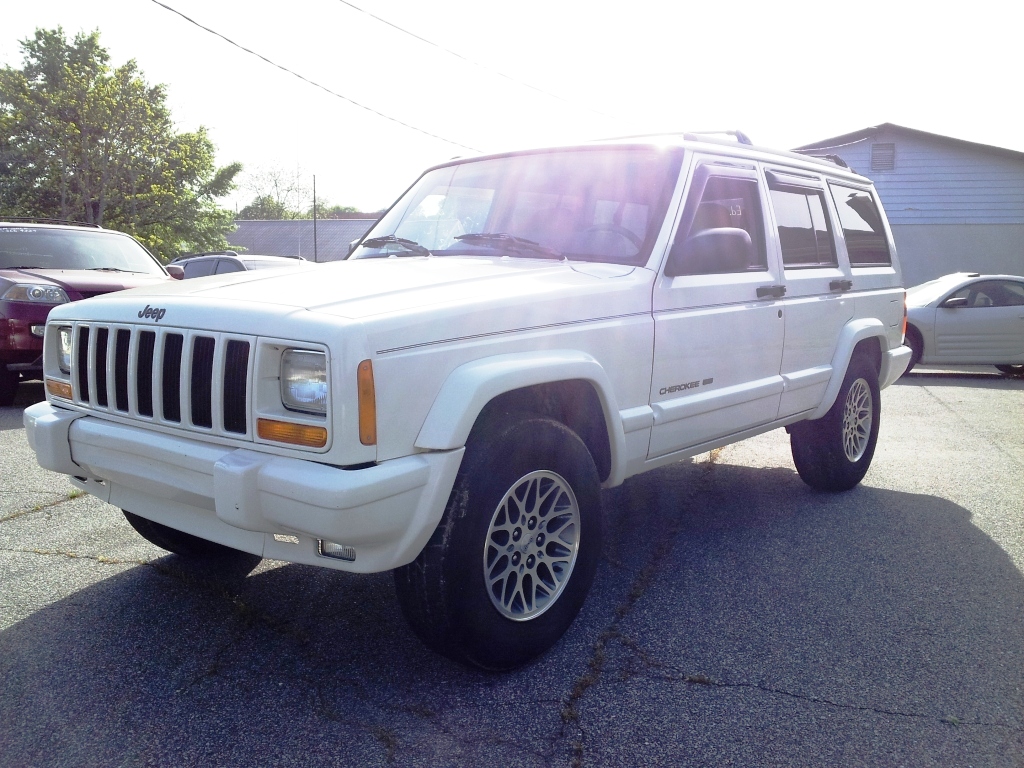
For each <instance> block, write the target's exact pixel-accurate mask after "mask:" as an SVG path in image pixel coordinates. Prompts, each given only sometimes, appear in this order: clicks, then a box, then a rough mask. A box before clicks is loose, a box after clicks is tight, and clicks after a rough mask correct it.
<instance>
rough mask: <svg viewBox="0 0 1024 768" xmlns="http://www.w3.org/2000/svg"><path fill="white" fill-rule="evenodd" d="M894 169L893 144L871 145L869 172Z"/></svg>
mask: <svg viewBox="0 0 1024 768" xmlns="http://www.w3.org/2000/svg"><path fill="white" fill-rule="evenodd" d="M895 167H896V145H895V144H872V145H871V170H872V171H891V170H893V169H894V168H895Z"/></svg>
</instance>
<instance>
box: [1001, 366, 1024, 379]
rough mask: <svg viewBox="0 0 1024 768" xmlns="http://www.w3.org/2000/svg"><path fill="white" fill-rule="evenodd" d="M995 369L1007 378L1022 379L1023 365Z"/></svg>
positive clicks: (1023, 373)
mask: <svg viewBox="0 0 1024 768" xmlns="http://www.w3.org/2000/svg"><path fill="white" fill-rule="evenodd" d="M996 368H997V369H998V370H999V371H1000V372H1001V373H1005V374H1006V375H1007V376H1013V377H1014V378H1018V379H1019V378H1022V377H1024V365H997V366H996Z"/></svg>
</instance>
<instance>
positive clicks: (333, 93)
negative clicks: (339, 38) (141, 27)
mask: <svg viewBox="0 0 1024 768" xmlns="http://www.w3.org/2000/svg"><path fill="white" fill-rule="evenodd" d="M152 2H153V3H155V4H156V5H159V6H160V7H161V8H163V9H164V10H167V11H170V12H171V13H173V14H176V15H178V16H180V17H181V18H183V19H184V20H185V21H187V22H188V23H189V24H194V25H195V26H197V27H199V28H200V29H202V30H204V31H206V32H209V33H210V34H211V35H215V36H217V37H219V38H220V39H221V40H223V41H224V42H226V43H230V44H231V45H233V46H235V48H238V49H239V50H242V51H245V52H246V53H248V54H250V55H252V56H255V57H256V58H257V59H261V60H263V61H265V62H266V63H267V64H270V65H271V66H272V67H277V68H278V69H280V70H282V71H283V72H287V73H288V74H289V75H293V76H295V77H297V78H299V80H302V81H303V82H304V83H308V84H309V85H312V86H313V87H314V88H319V89H320V90H321V91H324V92H326V93H329V94H330V95H331V96H334V97H336V98H339V99H342V100H343V101H347V102H348V103H349V104H353V105H354V106H357V107H359V108H360V109H365V110H366V111H367V112H370V113H372V114H374V115H377V116H378V117H383V118H384V119H385V120H390V121H391V122H393V123H398V124H399V125H401V126H402V127H403V128H408V129H410V130H413V131H416V132H417V133H422V134H423V135H424V136H429V137H430V138H432V139H438V140H439V141H443V142H445V143H446V144H451V145H452V146H455V147H461V148H462V149H468V150H469V151H470V152H479V151H480V150H479V149H476V148H475V147H470V146H467V145H465V144H460V143H459V142H457V141H452V140H451V139H446V138H445V137H444V136H438V135H437V134H436V133H430V131H425V130H423V129H422V128H417V127H416V126H415V125H410V124H409V123H406V122H403V121H401V120H399V119H398V118H397V117H391V116H390V115H386V114H384V113H383V112H379V111H378V110H376V109H373V107H368V106H366V105H365V104H360V103H359V102H358V101H356V100H355V99H351V98H349V97H348V96H344V95H342V94H340V93H338V92H336V91H332V90H331V89H330V88H328V87H326V86H324V85H320V83H317V82H314V81H312V80H310V79H309V78H308V77H305V76H303V75H300V74H299V73H298V72H295V71H294V70H291V69H288V67H285V66H283V65H281V64H278V63H277V62H276V61H271V60H270V59H268V58H267V57H266V56H264V55H263V54H260V53H257V52H256V51H254V50H251V49H250V48H246V47H245V46H244V45H240V44H239V43H236V42H235V41H234V40H232V39H231V38H229V37H225V36H224V35H222V34H221V33H220V32H217V31H216V30H213V29H210V28H209V27H206V26H203V25H202V24H200V23H199V22H198V21H196V20H195V19H192V18H189V17H188V16H186V15H185V14H184V13H182V12H181V11H179V10H177V9H175V8H172V7H171V6H169V5H165V4H164V3H161V2H160V0H152Z"/></svg>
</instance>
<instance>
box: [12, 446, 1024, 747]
mask: <svg viewBox="0 0 1024 768" xmlns="http://www.w3.org/2000/svg"><path fill="white" fill-rule="evenodd" d="M605 502H606V507H607V508H608V522H609V533H610V534H611V535H612V536H614V542H613V543H612V544H610V545H609V548H608V556H607V558H606V559H605V561H604V563H603V564H602V567H601V570H600V573H599V576H598V580H597V583H596V584H595V589H594V591H593V592H592V594H591V597H590V601H589V602H588V605H587V607H585V608H584V611H583V613H582V614H581V616H580V619H578V620H577V623H576V625H575V626H574V627H573V629H572V630H571V631H570V633H569V635H568V636H567V637H566V638H565V639H563V641H562V642H561V643H560V644H559V645H557V646H556V647H555V648H554V649H553V650H552V651H551V652H550V653H549V654H548V655H547V656H545V657H544V658H543V659H541V660H540V661H538V662H537V663H535V664H533V665H531V666H529V667H526V668H525V669H522V670H519V671H516V672H514V673H512V674H509V675H505V676H491V675H484V674H478V673H476V672H473V671H470V670H466V669H463V668H461V667H458V666H456V665H453V664H451V663H449V662H448V661H446V660H444V659H442V658H440V657H438V656H435V655H433V654H431V653H430V652H428V651H426V650H425V649H424V648H423V647H422V646H421V645H420V644H419V643H418V641H417V640H416V639H415V638H414V636H413V635H412V633H411V632H410V631H409V630H408V629H407V628H406V626H405V623H404V621H403V619H402V617H401V615H400V613H399V610H398V604H397V601H396V599H395V597H394V594H393V589H392V584H391V576H390V574H376V575H370V576H354V575H348V574H343V573H337V572H330V571H325V570H322V569H316V568H311V567H306V566H297V565H288V566H281V567H276V566H272V565H271V566H268V565H267V564H264V565H263V566H261V568H260V569H258V570H257V571H256V572H253V573H251V574H249V575H248V576H247V575H246V574H248V573H249V571H248V567H247V566H248V564H247V563H244V562H243V563H240V564H239V565H238V566H237V567H236V568H235V570H218V569H217V568H212V569H211V568H207V569H206V570H202V569H200V570H199V571H194V570H192V569H189V568H187V567H185V563H184V562H183V561H182V560H181V559H180V558H177V557H174V556H168V557H165V558H161V559H159V560H156V561H154V562H152V563H150V564H148V565H138V566H135V567H129V566H127V565H125V566H122V568H124V569H123V570H119V571H117V572H116V573H115V575H110V576H107V577H105V578H102V580H100V581H98V582H96V583H95V584H94V585H92V586H90V587H87V588H85V589H82V590H80V591H78V592H76V593H74V594H73V595H71V596H70V597H68V598H66V599H63V600H60V601H58V602H56V603H54V604H51V605H48V606H46V607H45V608H42V609H40V610H38V611H37V612H36V613H34V614H33V615H32V616H30V617H29V618H27V619H25V620H24V621H21V622H20V623H18V624H15V625H14V626H12V627H11V628H9V629H8V630H6V631H4V632H3V633H0V679H2V680H3V681H4V685H3V687H2V690H0V718H2V721H3V727H2V728H0V755H3V756H4V757H3V758H0V762H4V763H5V764H8V765H72V764H73V765H78V766H84V765H135V764H154V765H256V764H266V765H297V766H299V765H301V766H313V765H339V764H345V765H389V764H399V765H409V764H415V765H428V764H429V765H485V764H486V765H490V764H493V765H498V764H500V765H503V766H506V765H508V766H512V765H547V764H549V763H552V761H554V762H553V763H552V764H559V765H562V764H568V763H569V761H570V757H571V755H572V754H573V750H574V749H575V750H576V754H583V755H584V756H585V757H586V758H587V759H586V760H585V761H584V762H585V764H587V765H641V764H642V765H681V764H693V765H712V764H718V765H726V764H745V765H751V764H757V761H756V760H755V762H751V760H754V759H755V757H756V756H757V755H760V756H762V757H763V763H762V764H773V765H817V766H822V765H852V764H859V765H891V764H899V762H900V760H902V759H904V758H905V759H906V760H908V761H909V762H907V764H913V765H930V764H946V765H967V764H985V765H999V764H1003V763H1002V762H1000V761H1001V760H1004V759H1006V758H1007V756H1009V757H1010V758H1012V757H1013V756H1014V755H1016V756H1019V755H1020V754H1024V750H1022V747H1024V744H1022V736H1021V734H1022V731H1021V721H1022V715H1024V713H1022V712H1021V708H1020V707H1021V694H1020V691H1021V690H1022V688H1024V580H1022V577H1021V574H1020V572H1018V570H1017V569H1016V567H1015V566H1014V564H1013V563H1012V562H1011V561H1010V559H1009V558H1008V557H1007V555H1006V554H1005V553H1004V552H1003V551H1002V550H1001V549H1000V548H999V546H997V545H996V544H995V543H994V542H993V541H992V540H991V539H990V538H989V537H987V536H986V535H984V534H983V533H982V532H981V531H980V530H979V529H978V528H976V527H975V526H974V525H972V524H971V519H970V514H969V513H968V511H967V510H965V509H963V508H961V507H959V506H957V505H955V504H952V503H950V502H948V501H946V500H944V499H941V498H936V497H934V496H928V495H914V494H907V493H900V492H893V491H887V490H879V489H874V488H870V487H860V488H858V489H855V490H854V491H851V492H849V493H846V494H839V495H825V494H818V493H815V492H813V491H810V490H809V489H807V488H806V487H805V486H804V485H803V484H802V483H801V482H800V481H799V479H798V478H797V477H796V475H795V474H794V473H793V472H792V471H790V470H783V469H753V468H749V467H734V466H729V465H710V464H704V465H702V464H678V465H674V466H671V467H666V468H664V469H662V470H658V471H656V472H653V473H649V474H648V475H645V476H642V477H638V478H634V479H632V480H630V481H629V482H627V483H626V484H625V485H624V486H622V487H620V488H618V489H615V490H613V491H610V492H607V493H606V495H605ZM95 567H97V568H114V565H113V564H109V563H106V564H104V563H97V564H96V565H95ZM645 569H646V570H645ZM645 574H646V576H645ZM609 627H612V628H613V630H614V631H611V632H608V631H607V629H608V628H609ZM602 632H604V633H605V636H606V637H607V640H608V642H607V646H606V648H605V651H606V657H604V660H603V661H602V662H601V666H599V667H595V666H594V665H591V666H590V667H589V669H591V670H593V669H599V670H600V676H599V679H598V680H597V681H596V682H595V683H594V685H595V686H597V687H594V688H592V689H590V692H589V693H588V694H581V695H580V696H579V701H578V705H577V709H578V712H579V718H580V721H579V722H580V728H581V732H585V734H586V737H585V738H583V737H580V741H579V742H577V743H576V745H575V746H574V744H573V739H575V738H577V737H576V736H572V738H569V739H567V740H561V739H562V738H563V734H564V733H566V731H565V728H566V726H565V724H564V723H563V719H562V718H563V713H564V707H565V703H566V701H567V699H568V697H570V696H572V695H574V694H573V693H572V692H573V691H574V689H575V690H579V684H578V681H579V680H580V679H581V678H580V675H581V674H583V673H585V672H587V670H588V665H587V661H588V657H589V656H590V654H591V648H592V646H593V645H594V643H595V642H596V641H597V639H598V636H600V635H602ZM603 652H604V651H603ZM695 681H696V682H695ZM955 723H959V724H960V725H955ZM570 733H572V734H575V733H576V731H575V730H571V731H570ZM897 758H899V759H897ZM917 758H921V759H920V760H917ZM924 758H927V759H924ZM1005 764H1008V765H1009V764H1011V763H1009V762H1006V763H1005Z"/></svg>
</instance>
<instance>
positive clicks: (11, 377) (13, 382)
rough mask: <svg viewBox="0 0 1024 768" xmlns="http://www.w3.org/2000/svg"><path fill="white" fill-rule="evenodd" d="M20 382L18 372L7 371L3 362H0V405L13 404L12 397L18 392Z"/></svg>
mask: <svg viewBox="0 0 1024 768" xmlns="http://www.w3.org/2000/svg"><path fill="white" fill-rule="evenodd" d="M20 382H21V374H20V373H15V372H14V371H9V370H7V367H6V366H5V365H4V364H3V363H0V407H4V408H6V407H7V406H9V405H14V398H15V397H16V396H17V394H18V384H19V383H20Z"/></svg>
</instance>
